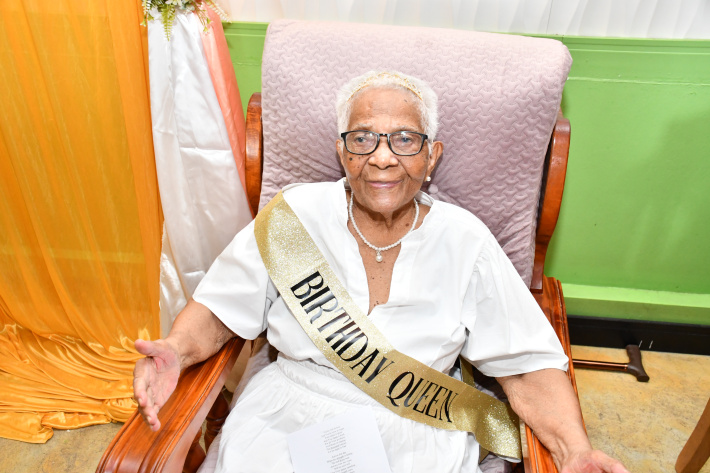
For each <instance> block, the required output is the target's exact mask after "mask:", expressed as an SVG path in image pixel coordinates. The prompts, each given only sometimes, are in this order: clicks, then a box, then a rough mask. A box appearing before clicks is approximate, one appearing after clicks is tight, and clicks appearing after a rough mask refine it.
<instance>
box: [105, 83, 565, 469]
mask: <svg viewBox="0 0 710 473" xmlns="http://www.w3.org/2000/svg"><path fill="white" fill-rule="evenodd" d="M569 140H570V125H569V121H568V120H567V119H566V118H564V116H562V113H561V112H560V113H559V114H558V116H557V122H556V124H555V127H554V130H553V132H552V137H551V140H550V144H549V147H548V152H547V156H546V159H545V171H544V175H543V191H542V192H541V196H540V206H539V212H538V225H537V236H536V240H535V259H534V269H533V277H532V283H531V288H530V290H531V292H532V293H533V295H534V297H535V299H536V300H537V302H538V304H540V307H541V308H542V310H543V311H544V313H545V315H546V316H547V318H548V319H549V320H550V323H551V324H552V326H553V327H554V329H555V332H556V333H557V336H558V337H559V338H560V340H561V342H562V346H563V347H564V349H565V352H566V353H567V355H568V356H570V354H571V352H570V341H569V332H568V328H567V314H566V312H565V304H564V299H563V296H562V287H561V285H560V282H559V281H557V280H556V279H554V278H552V277H548V276H545V275H544V272H543V270H544V264H545V255H546V253H547V247H548V245H549V243H550V238H551V237H552V233H553V232H554V230H555V226H556V224H557V218H558V216H559V212H560V205H561V203H562V191H563V189H564V182H565V174H566V171H567V156H568V153H569ZM262 151H263V135H262V123H261V94H254V95H253V96H252V98H251V100H250V101H249V106H248V108H247V128H246V186H247V188H246V192H247V199H248V202H249V205H250V207H251V210H252V213H253V214H254V215H256V212H257V211H258V206H259V196H260V193H261V174H262V161H263V153H262ZM243 346H244V340H241V339H236V338H235V339H232V340H230V341H229V342H228V343H227V344H226V345H225V346H224V347H222V349H221V350H220V351H219V352H218V353H217V354H216V355H214V356H213V357H211V358H210V359H208V360H206V361H204V362H203V363H199V364H197V365H194V366H191V367H190V368H187V369H186V370H185V371H184V372H183V373H182V374H181V377H180V381H179V383H178V386H177V388H176V389H175V392H174V393H173V395H172V396H171V398H170V399H169V400H168V402H167V403H166V405H165V406H164V407H163V408H162V409H161V411H160V419H161V422H162V428H161V429H160V430H159V431H158V432H151V431H150V429H149V428H148V427H147V425H146V424H145V423H144V422H143V420H142V419H141V417H140V415H139V414H138V412H137V411H136V412H135V413H134V414H133V416H132V417H131V418H130V419H129V420H128V422H126V423H125V424H124V426H123V427H122V428H121V430H120V431H119V432H118V434H117V435H116V437H115V438H114V439H113V441H112V442H111V444H110V445H109V447H108V448H107V450H106V452H105V453H104V455H103V457H102V459H101V461H100V463H99V466H98V468H97V470H96V471H97V472H116V473H119V472H132V473H133V472H136V473H137V472H140V473H148V472H151V473H153V472H156V473H157V472H164V473H172V472H180V471H190V472H192V471H195V470H196V469H197V468H198V467H199V465H200V464H201V463H202V461H203V460H204V457H205V454H204V451H203V450H202V448H201V447H200V445H199V440H200V435H201V433H202V425H203V423H204V422H205V421H207V432H206V433H205V443H206V445H207V446H209V444H210V443H211V441H212V439H214V436H215V435H216V433H217V432H218V430H219V428H220V427H221V425H222V423H223V422H224V419H225V418H226V415H227V411H228V406H227V403H226V401H225V400H224V398H223V397H222V395H221V391H222V387H223V385H224V381H225V379H226V378H227V376H228V374H229V373H230V371H231V369H232V366H233V365H234V363H235V361H236V359H237V356H238V355H239V352H240V351H241V350H242V348H243ZM568 375H569V378H570V380H571V382H572V385H573V386H574V389H575V392H576V390H577V385H576V382H575V378H574V369H573V366H572V362H571V359H570V366H569V371H568ZM215 401H217V402H215ZM525 430H526V440H527V442H526V443H527V451H526V452H524V461H523V465H524V468H525V472H527V473H554V472H556V471H557V470H556V468H555V466H554V463H553V461H552V456H551V455H550V453H549V451H548V450H547V449H546V448H545V447H544V446H543V445H542V444H541V443H540V442H539V440H538V439H537V438H536V437H535V435H534V433H533V432H532V431H531V430H530V428H529V427H527V426H526V427H525Z"/></svg>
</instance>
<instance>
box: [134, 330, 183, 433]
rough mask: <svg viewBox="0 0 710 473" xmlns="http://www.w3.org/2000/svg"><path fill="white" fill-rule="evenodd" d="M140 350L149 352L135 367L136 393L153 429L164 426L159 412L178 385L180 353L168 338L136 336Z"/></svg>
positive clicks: (144, 416) (142, 410)
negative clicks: (157, 338)
mask: <svg viewBox="0 0 710 473" xmlns="http://www.w3.org/2000/svg"><path fill="white" fill-rule="evenodd" d="M135 346H136V350H138V353H140V354H142V355H145V358H142V359H140V360H138V362H137V363H136V367H135V369H134V370H133V393H134V396H135V397H136V401H138V412H140V414H141V416H143V420H144V421H145V422H146V423H147V424H148V425H149V426H150V429H151V430H152V431H157V430H158V429H160V419H158V412H159V411H160V408H162V407H163V406H164V405H165V402H166V401H167V400H168V398H169V397H170V395H171V394H172V393H173V391H174V390H175V386H177V382H178V378H179V377H180V356H179V354H178V351H177V349H175V347H173V346H172V345H171V344H170V343H169V342H168V341H167V340H156V341H154V342H149V341H146V340H140V339H139V340H136V342H135Z"/></svg>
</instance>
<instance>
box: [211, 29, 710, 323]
mask: <svg viewBox="0 0 710 473" xmlns="http://www.w3.org/2000/svg"><path fill="white" fill-rule="evenodd" d="M266 26H267V25H266V24H265V23H229V24H225V25H224V28H225V35H226V37H227V43H228V45H229V49H230V53H231V56H232V62H233V63H234V69H235V72H236V75H237V81H238V82H239V87H240V92H241V96H242V101H243V103H244V106H245V109H246V104H247V102H248V99H249V97H250V96H251V94H252V93H253V92H256V91H259V90H261V54H262V51H263V47H264V35H265V33H266ZM554 38H555V39H558V40H560V41H562V42H563V43H564V44H565V45H566V46H567V47H568V48H569V50H570V53H571V54H572V57H573V59H574V63H573V65H572V70H571V71H570V76H569V80H568V82H567V85H566V86H565V92H564V95H563V100H562V109H563V111H564V114H565V116H567V117H568V118H569V119H570V122H571V124H572V142H571V149H570V160H569V168H568V173H567V183H566V186H565V195H564V200H563V206H562V213H561V215H560V220H559V222H558V225H557V230H556V233H555V237H554V238H553V241H552V244H551V247H550V251H549V253H548V257H547V262H546V271H545V272H546V273H547V274H549V275H552V276H555V277H557V278H558V279H560V280H561V281H562V283H563V290H564V292H565V298H566V302H567V310H568V313H570V314H574V315H587V316H601V317H614V318H625V319H641V320H655V321H667V322H679V323H696V324H703V325H710V41H687V40H651V39H612V38H581V37H554Z"/></svg>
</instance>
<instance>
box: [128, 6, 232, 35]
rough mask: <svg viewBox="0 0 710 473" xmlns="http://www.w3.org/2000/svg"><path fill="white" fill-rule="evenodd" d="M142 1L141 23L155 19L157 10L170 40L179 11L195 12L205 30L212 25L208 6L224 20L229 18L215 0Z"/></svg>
mask: <svg viewBox="0 0 710 473" xmlns="http://www.w3.org/2000/svg"><path fill="white" fill-rule="evenodd" d="M142 2H143V21H142V22H141V25H143V26H147V25H148V22H149V21H150V20H154V19H155V17H153V13H154V12H155V11H157V12H158V14H159V15H160V18H161V20H162V21H163V29H164V30H165V37H166V38H167V39H168V41H170V34H171V33H172V31H173V24H174V23H175V17H176V16H177V14H178V13H190V12H193V13H195V14H196V15H197V17H198V18H199V19H200V23H202V26H203V27H204V28H205V31H207V29H208V28H209V25H210V17H209V16H208V15H207V11H206V10H205V8H206V7H209V8H211V9H212V10H214V11H215V12H216V13H217V15H219V17H220V18H221V19H222V20H224V21H227V20H228V18H227V14H226V13H224V10H222V8H221V7H220V6H219V5H217V2H215V0H142Z"/></svg>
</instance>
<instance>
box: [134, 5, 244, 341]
mask: <svg viewBox="0 0 710 473" xmlns="http://www.w3.org/2000/svg"><path fill="white" fill-rule="evenodd" d="M154 16H155V17H156V20H154V21H150V22H149V23H148V49H149V63H150V64H149V65H150V106H151V116H152V122H153V143H154V148H155V161H156V169H157V173H158V185H159V188H160V200H161V202H162V206H163V214H164V216H165V224H164V227H163V247H162V255H161V262H160V326H161V332H162V335H163V336H165V335H167V332H168V331H169V330H170V327H171V326H172V322H173V320H174V319H175V317H176V316H177V314H178V312H179V311H180V310H181V309H182V308H183V307H184V306H185V304H186V303H187V300H188V299H189V298H190V297H192V293H193V292H194V290H195V288H196V287H197V285H198V284H199V282H200V281H201V280H202V277H203V276H204V274H205V273H206V272H207V270H208V269H209V267H210V265H211V264H212V262H213V261H214V260H215V258H216V257H217V256H218V255H219V254H220V253H221V252H222V250H223V249H224V247H226V246H227V244H228V243H229V242H230V241H231V240H232V238H233V237H234V235H235V234H236V233H237V232H238V231H239V230H240V229H241V228H242V227H244V226H245V225H246V224H247V223H248V222H249V221H250V220H251V212H250V210H249V207H248V204H247V201H246V195H245V193H244V189H243V187H242V184H241V181H240V178H239V173H238V171H237V165H236V163H235V159H234V155H233V153H232V147H231V145H230V141H229V136H228V133H227V129H226V124H225V121H224V117H223V115H222V112H221V109H220V106H219V103H218V100H217V95H216V93H215V89H214V86H213V83H212V79H211V77H210V71H209V67H208V64H207V59H206V57H205V53H204V48H203V44H202V39H201V37H200V32H201V31H202V29H203V26H202V25H201V23H200V21H199V19H198V18H197V17H196V16H195V15H193V14H182V13H181V14H178V15H177V18H176V20H175V24H174V26H173V30H172V35H171V38H170V41H167V39H166V38H165V32H164V30H163V25H162V24H161V23H160V20H159V19H158V18H160V16H159V15H157V14H156V15H154ZM238 113H242V112H241V111H239V112H238Z"/></svg>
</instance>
